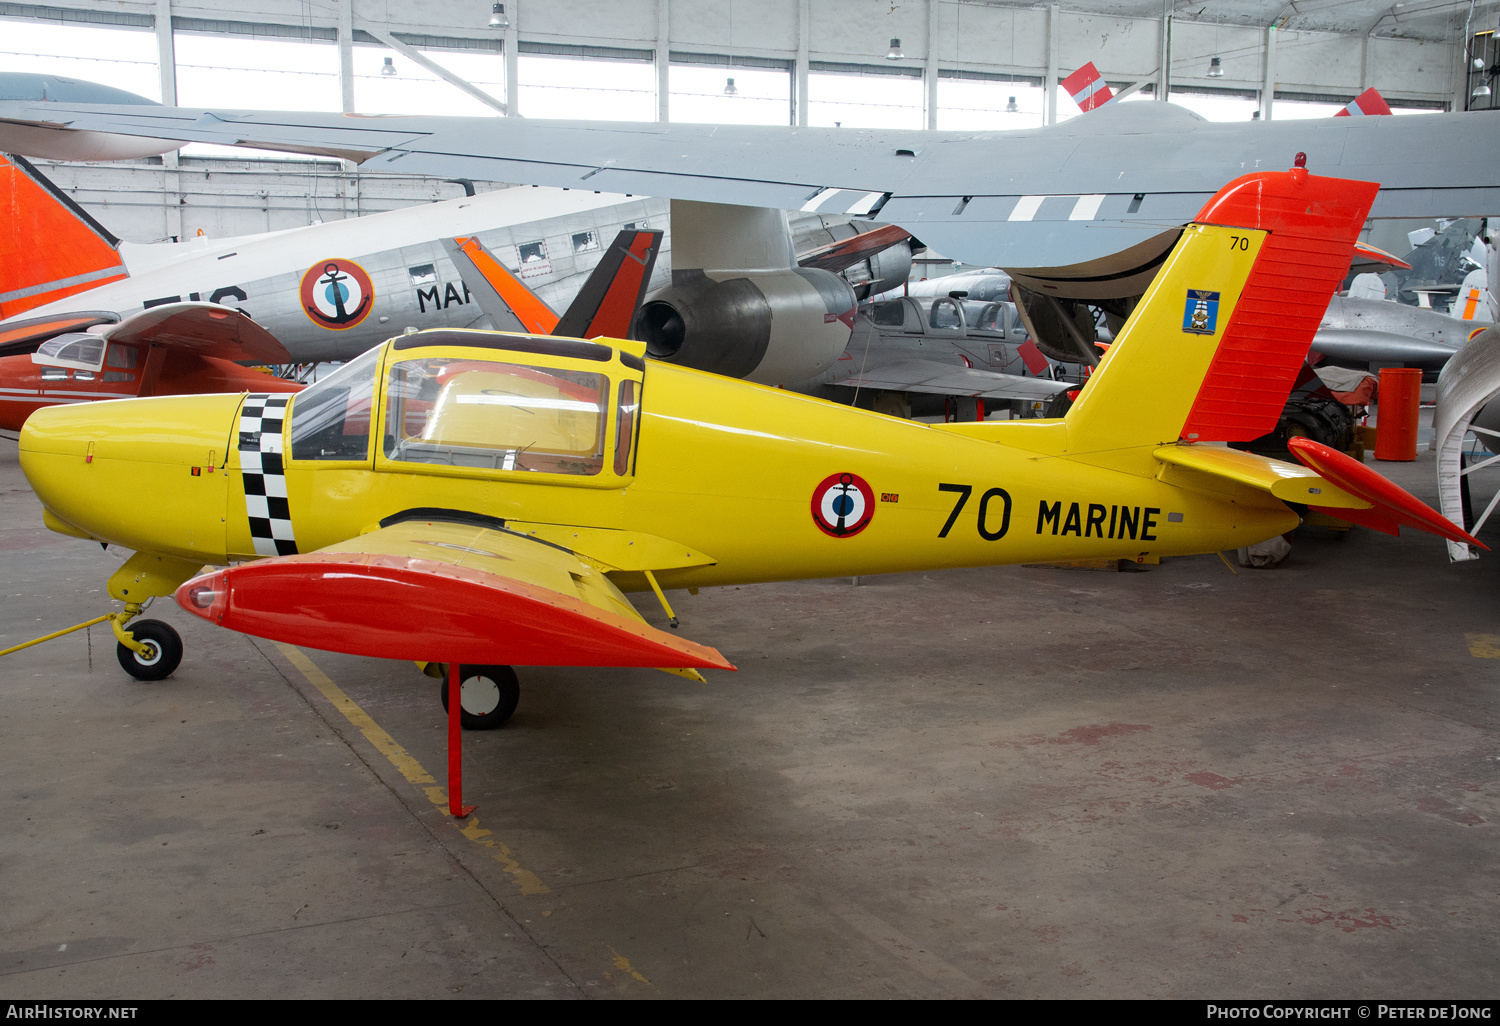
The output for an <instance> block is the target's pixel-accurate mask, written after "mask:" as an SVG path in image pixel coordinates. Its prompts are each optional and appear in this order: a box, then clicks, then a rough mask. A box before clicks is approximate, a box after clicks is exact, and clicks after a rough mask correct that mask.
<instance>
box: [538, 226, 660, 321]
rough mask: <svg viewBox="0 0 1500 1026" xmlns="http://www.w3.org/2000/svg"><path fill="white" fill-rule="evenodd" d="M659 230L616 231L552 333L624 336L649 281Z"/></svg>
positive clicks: (657, 246)
mask: <svg viewBox="0 0 1500 1026" xmlns="http://www.w3.org/2000/svg"><path fill="white" fill-rule="evenodd" d="M662 234H663V233H662V232H654V231H640V230H635V231H632V230H630V229H626V230H624V231H622V232H620V234H619V235H617V236H616V237H615V241H614V244H613V245H611V246H610V247H609V252H607V253H605V254H604V259H602V260H600V261H599V264H598V266H596V267H595V268H594V272H593V273H592V274H590V275H589V279H588V281H586V282H584V284H583V288H582V289H580V290H579V292H578V295H577V297H576V298H575V299H574V300H573V302H572V303H571V304H570V305H569V306H568V309H567V310H566V311H564V313H563V315H562V319H561V320H559V321H558V322H557V327H555V328H553V329H552V334H554V335H562V336H566V337H568V338H599V337H600V336H601V335H604V336H608V337H610V338H627V337H628V336H629V334H630V325H631V322H632V321H633V320H635V312H636V310H637V309H639V308H640V305H641V300H642V299H643V298H644V297H645V295H646V289H647V287H648V286H649V285H650V284H651V271H652V269H653V268H654V267H655V266H656V254H657V252H658V251H659V250H660V248H661V240H662Z"/></svg>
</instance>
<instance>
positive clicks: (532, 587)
mask: <svg viewBox="0 0 1500 1026" xmlns="http://www.w3.org/2000/svg"><path fill="white" fill-rule="evenodd" d="M463 519H465V518H463V517H455V518H454V519H451V520H444V519H438V518H437V517H433V518H432V519H408V520H403V521H400V522H397V523H389V524H388V526H383V527H380V528H377V529H376V530H374V531H370V532H368V533H366V534H362V535H360V536H358V537H356V538H352V539H350V540H348V541H346V542H341V543H339V544H336V545H329V546H327V547H326V548H323V549H319V550H317V551H316V552H310V553H306V554H302V555H295V556H278V557H274V558H270V559H262V560H257V561H255V562H252V563H245V564H242V565H240V566H237V567H230V568H228V569H225V570H217V571H214V572H213V573H209V574H204V575H202V576H200V577H195V578H193V579H192V580H190V581H188V582H187V583H186V584H184V585H182V586H181V587H180V588H179V589H178V590H177V596H176V598H177V602H178V604H179V605H181V606H182V607H183V608H184V609H186V610H188V611H189V612H192V613H196V614H197V615H199V616H201V617H203V618H204V619H206V620H212V621H213V622H215V623H218V624H221V625H223V626H225V627H228V628H230V629H231V630H237V631H243V632H245V633H246V634H253V635H255V636H257V637H262V638H269V639H271V640H273V641H283V642H287V643H289V644H293V645H306V646H308V647H309V648H318V649H324V650H328V651H333V652H345V653H348V654H350V655H365V656H375V657H378V658H385V659H409V660H413V661H417V662H456V663H481V664H499V665H507V666H647V667H671V668H674V669H675V668H679V667H680V668H688V667H711V668H715V669H721V670H732V669H734V667H733V666H732V665H730V663H729V662H728V660H726V659H725V658H724V657H723V656H722V655H720V654H719V653H718V652H717V651H716V650H714V649H712V648H709V647H708V646H706V645H699V644H697V643H695V642H692V641H686V640H684V639H681V638H678V637H674V636H673V635H671V634H667V633H666V632H664V631H659V630H657V629H656V628H654V627H652V626H650V625H649V624H647V623H646V621H645V620H643V619H642V618H641V615H640V614H639V613H637V612H636V611H635V608H634V607H633V606H631V604H630V602H629V601H628V600H627V599H626V598H625V596H624V594H622V593H621V591H620V589H619V588H617V587H615V585H614V583H613V582H612V581H610V580H609V578H608V577H607V576H605V574H606V572H607V571H608V570H613V569H621V570H628V569H648V567H646V566H634V565H632V563H634V562H638V561H639V558H640V557H639V556H638V555H637V553H641V554H644V558H645V559H646V561H647V562H654V563H655V564H656V566H657V568H663V567H664V566H671V565H693V564H695V563H707V562H711V560H710V559H709V558H708V557H706V556H703V555H702V554H701V553H696V552H693V551H692V550H690V549H687V548H686V547H684V546H680V545H674V544H673V543H670V542H667V541H666V540H664V539H660V538H654V537H650V536H646V535H640V534H629V536H628V537H626V535H627V534H628V532H620V531H607V530H598V529H593V530H588V529H583V528H579V529H572V528H563V527H557V526H555V525H550V526H544V525H527V529H526V531H524V532H523V531H521V530H515V529H512V528H510V527H505V526H500V522H499V521H492V522H491V523H489V524H483V523H479V522H475V521H478V520H481V519H484V518H477V517H472V516H471V517H467V518H466V519H468V520H469V521H470V522H462V521H463ZM580 533H581V534H583V535H585V536H600V537H585V540H584V542H583V543H580V542H577V541H574V544H590V547H592V548H595V549H596V550H598V551H600V552H604V553H606V554H607V556H606V558H605V559H597V558H591V557H589V556H584V555H580V554H579V553H578V552H577V551H575V550H573V549H571V548H568V547H565V546H564V545H562V544H559V543H557V542H554V541H549V540H546V538H547V537H549V536H550V537H556V538H559V539H569V540H574V539H576V538H577V537H578V535H579V534H580ZM612 535H618V536H620V537H618V538H612V537H609V536H612ZM626 553H629V555H626ZM610 560H617V561H618V563H616V562H611V561H610ZM618 564H625V565H618Z"/></svg>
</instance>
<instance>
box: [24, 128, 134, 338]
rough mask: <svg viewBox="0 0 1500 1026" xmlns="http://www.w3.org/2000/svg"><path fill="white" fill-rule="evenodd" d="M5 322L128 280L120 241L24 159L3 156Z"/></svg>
mask: <svg viewBox="0 0 1500 1026" xmlns="http://www.w3.org/2000/svg"><path fill="white" fill-rule="evenodd" d="M0 212H3V215H0V318H3V317H12V316H14V315H16V314H18V313H21V312H22V311H25V310H30V309H32V308H33V307H38V306H41V305H42V304H44V303H50V302H52V301H53V300H55V299H62V298H63V297H64V296H71V295H73V294H74V293H77V292H83V291H85V290H86V289H91V288H94V287H96V286H98V285H103V284H105V283H106V282H111V281H118V280H119V279H121V278H124V277H125V276H126V271H125V265H124V264H122V263H121V262H120V254H119V253H118V252H117V251H116V247H117V246H118V245H119V244H120V240H119V239H117V238H115V237H114V236H113V235H111V234H110V232H109V230H108V229H107V228H105V227H104V226H103V225H101V224H100V223H99V222H98V221H95V220H94V219H93V218H92V217H90V216H89V215H88V214H87V213H85V212H84V210H83V208H82V207H80V206H79V205H78V204H76V203H74V202H73V201H72V200H71V199H69V198H68V196H67V195H66V194H65V193H64V192H63V191H62V190H61V189H59V188H57V186H55V185H53V184H52V183H51V182H49V181H47V179H46V178H45V177H43V176H42V175H41V174H40V173H39V172H38V171H37V170H36V169H35V168H34V167H32V166H31V165H30V164H29V163H27V161H26V160H25V159H24V158H22V157H15V156H0Z"/></svg>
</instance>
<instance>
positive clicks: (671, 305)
mask: <svg viewBox="0 0 1500 1026" xmlns="http://www.w3.org/2000/svg"><path fill="white" fill-rule="evenodd" d="M855 307H856V302H855V298H854V289H853V288H851V287H850V285H849V283H848V282H847V281H845V280H844V279H843V278H841V277H839V276H838V275H836V274H833V273H832V272H830V271H821V270H818V269H816V268H806V267H799V268H790V269H786V270H764V271H743V270H731V271H714V270H708V271H703V270H681V271H679V270H674V271H673V272H672V284H671V285H670V286H668V287H667V288H665V289H660V290H658V291H656V292H654V293H652V294H651V295H649V296H647V297H646V301H645V303H644V304H643V305H642V307H641V311H640V313H639V314H638V315H637V319H636V328H635V337H636V338H638V339H639V340H641V341H642V342H645V343H646V352H647V353H648V354H649V355H651V356H653V357H655V358H656V359H658V360H665V361H666V362H668V363H679V364H682V365H683V366H685V367H694V368H697V369H698V370H706V371H712V372H714V373H716V374H725V375H728V376H730V377H736V378H746V379H748V380H750V381H757V382H760V383H761V384H766V385H783V384H792V383H795V382H800V381H806V380H807V379H808V378H812V377H816V376H817V375H819V374H821V373H823V372H824V371H825V370H827V369H828V368H829V367H831V366H833V364H834V361H836V360H837V359H838V358H839V357H840V356H841V355H842V354H843V352H844V349H845V347H847V346H848V344H849V336H850V334H851V333H852V332H853V330H854V311H855Z"/></svg>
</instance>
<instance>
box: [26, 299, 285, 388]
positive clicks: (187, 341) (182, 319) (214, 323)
mask: <svg viewBox="0 0 1500 1026" xmlns="http://www.w3.org/2000/svg"><path fill="white" fill-rule="evenodd" d="M69 320H70V318H58V319H57V320H56V323H57V324H64V325H66V326H65V328H64V332H63V333H57V334H55V335H54V336H53V337H51V338H49V339H47V340H46V341H42V342H40V344H39V345H38V346H37V347H36V350H35V351H34V352H33V353H32V354H31V360H32V362H33V363H37V364H41V365H43V366H49V365H50V366H56V367H78V368H83V369H86V370H93V371H98V370H100V369H101V368H102V367H103V366H104V347H105V343H107V342H119V343H123V344H125V345H152V346H166V347H172V348H176V349H180V350H183V351H186V352H190V353H194V354H196V355H198V356H209V357H214V358H215V359H219V360H232V361H243V362H246V363H290V362H291V360H292V357H291V354H290V353H288V352H287V351H286V347H285V346H283V345H282V344H281V343H280V342H279V341H277V339H276V336H275V335H272V334H271V333H270V332H269V331H267V330H266V329H265V328H262V327H261V326H260V325H259V324H256V323H255V322H254V321H253V320H251V319H250V318H249V317H247V316H246V315H245V314H243V313H241V312H240V311H238V310H236V309H234V308H232V307H228V306H220V305H219V304H218V303H165V304H163V305H161V306H153V307H151V308H150V309H149V310H143V311H141V312H140V313H138V314H132V315H131V316H129V317H127V318H125V319H124V320H123V321H120V322H119V323H118V324H111V325H109V326H108V327H105V328H96V330H94V331H90V332H84V333H79V332H77V330H76V325H73V324H67V323H66V322H67V321H69ZM70 329H71V330H70Z"/></svg>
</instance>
